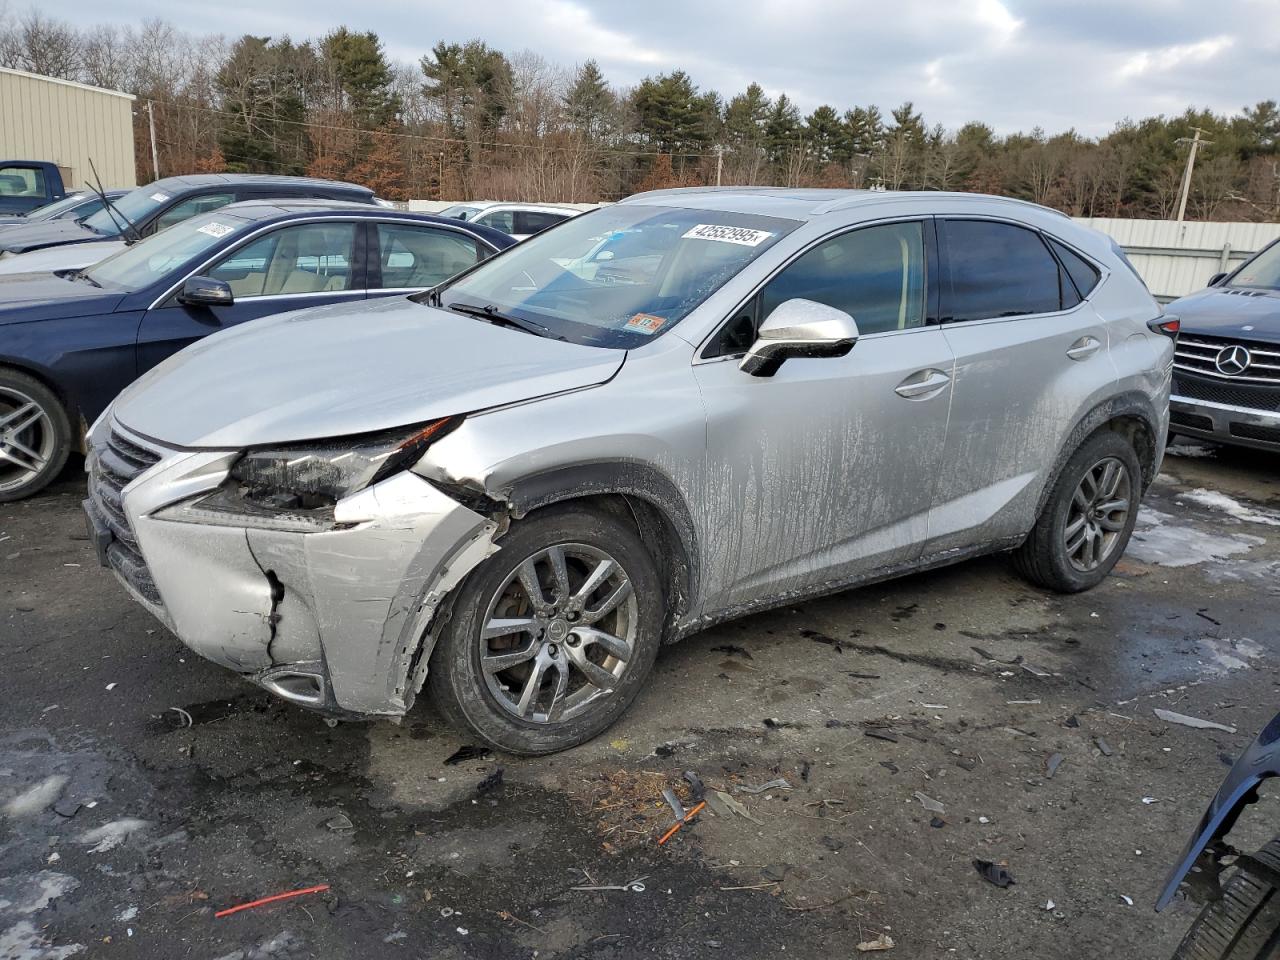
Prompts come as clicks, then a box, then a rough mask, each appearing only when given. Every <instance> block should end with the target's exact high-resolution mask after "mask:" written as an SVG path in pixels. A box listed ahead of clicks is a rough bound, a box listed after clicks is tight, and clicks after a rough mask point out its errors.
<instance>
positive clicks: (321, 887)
mask: <svg viewBox="0 0 1280 960" xmlns="http://www.w3.org/2000/svg"><path fill="white" fill-rule="evenodd" d="M328 889H329V885H328V884H327V883H321V884H317V885H316V886H314V887H303V888H302V889H301V890H290V891H288V892H287V893H277V894H273V895H272V896H270V897H263V898H262V899H261V900H250V901H249V902H248V903H238V904H236V905H235V906H234V907H228V908H227V909H225V910H219V911H218V912H217V913H215V914H214V916H215V917H229V916H231V914H233V913H239V912H240V911H241V910H252V909H253V908H254V907H261V906H265V905H266V904H268V903H275V902H276V901H278V900H291V899H293V898H294V897H304V896H306V895H307V894H310V893H323V892H324V891H326V890H328Z"/></svg>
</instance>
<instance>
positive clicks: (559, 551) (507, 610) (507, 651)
mask: <svg viewBox="0 0 1280 960" xmlns="http://www.w3.org/2000/svg"><path fill="white" fill-rule="evenodd" d="M638 626H639V610H638V606H637V603H636V595H635V591H634V589H633V588H632V584H631V578H630V577H629V576H628V575H627V573H626V571H625V570H624V569H623V567H622V564H621V563H619V562H618V561H617V560H616V559H614V558H613V557H611V556H610V555H609V554H608V553H606V552H605V551H603V550H601V549H599V548H598V547H593V546H589V545H588V544H584V543H562V544H556V545H554V546H551V547H547V548H545V549H543V550H540V551H538V552H537V553H534V554H532V555H531V556H529V557H526V558H525V559H524V560H522V561H521V562H520V563H519V564H517V565H516V567H515V568H514V569H513V570H512V571H511V572H510V573H509V574H508V575H507V577H506V579H505V580H504V581H503V583H502V585H501V586H500V587H499V588H498V589H497V591H496V592H495V593H494V595H493V597H492V599H491V600H490V601H489V603H488V605H487V608H486V610H485V615H484V619H483V621H482V623H481V627H480V667H481V671H482V673H483V675H484V680H485V684H486V686H487V688H488V690H489V692H490V693H491V694H492V695H493V697H494V698H495V699H496V700H497V702H498V703H499V705H501V707H502V708H503V710H505V711H506V712H507V713H510V714H512V715H513V716H515V717H518V718H520V719H521V720H524V721H527V722H531V723H539V724H545V723H558V722H561V721H565V720H571V719H573V718H574V717H577V716H580V715H581V714H583V713H584V712H586V711H588V710H590V709H591V708H592V707H593V706H596V705H599V704H600V702H601V701H602V700H604V699H606V698H607V697H609V696H610V694H612V692H613V691H614V690H615V689H616V688H617V686H618V684H619V683H620V682H621V681H622V678H623V676H624V675H625V674H626V672H627V670H628V669H629V668H630V666H631V662H632V660H633V659H634V657H633V654H634V652H635V640H636V630H637V629H638Z"/></svg>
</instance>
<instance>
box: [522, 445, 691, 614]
mask: <svg viewBox="0 0 1280 960" xmlns="http://www.w3.org/2000/svg"><path fill="white" fill-rule="evenodd" d="M506 499H507V501H508V502H509V503H510V505H511V510H512V515H513V516H514V517H516V518H517V519H519V518H521V517H525V516H527V515H529V514H531V513H533V512H535V511H537V510H541V509H544V508H546V507H549V506H552V505H553V504H565V503H568V502H571V501H572V502H575V503H581V504H582V505H584V506H594V507H596V508H598V509H601V510H604V511H606V512H609V513H612V514H614V515H616V516H619V517H621V518H622V519H624V520H625V521H626V522H627V523H629V524H630V525H631V526H634V527H635V528H636V530H637V531H638V533H639V535H640V539H641V541H642V542H643V543H644V544H645V546H646V547H647V548H648V550H649V552H650V553H651V554H652V556H653V557H654V560H655V562H657V563H658V566H659V569H660V572H661V574H662V577H663V581H664V585H665V586H666V588H667V597H668V598H669V608H670V609H669V611H668V617H667V624H666V629H667V634H668V636H669V637H670V636H673V635H674V634H673V631H672V627H673V626H674V624H675V621H676V620H678V619H679V618H680V617H682V616H683V615H684V614H686V613H688V611H689V610H690V609H691V608H692V606H693V604H694V601H695V598H696V597H697V596H698V592H697V591H698V575H699V563H698V552H697V545H696V544H697V541H696V537H695V534H694V527H693V518H692V515H691V513H690V511H689V507H688V504H687V503H686V502H685V499H684V497H683V496H682V495H681V494H680V492H679V491H678V490H677V489H676V487H675V484H674V483H673V482H672V481H671V480H670V479H668V478H667V477H666V476H664V475H663V474H662V473H661V472H659V471H658V470H656V469H655V468H653V467H651V466H648V465H647V464H640V463H617V462H600V463H585V464H578V465H574V466H567V467H561V468H557V469H555V470H550V471H545V472H543V473H538V474H534V475H532V476H529V477H526V478H524V479H521V480H518V481H516V482H515V483H514V484H512V486H511V489H510V491H509V493H508V494H507V498H506Z"/></svg>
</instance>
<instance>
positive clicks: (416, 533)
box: [85, 422, 497, 717]
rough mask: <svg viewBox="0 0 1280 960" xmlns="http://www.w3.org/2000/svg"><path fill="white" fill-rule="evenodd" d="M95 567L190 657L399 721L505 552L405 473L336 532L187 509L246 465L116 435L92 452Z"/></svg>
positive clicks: (341, 508) (321, 702)
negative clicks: (467, 579) (442, 618)
mask: <svg viewBox="0 0 1280 960" xmlns="http://www.w3.org/2000/svg"><path fill="white" fill-rule="evenodd" d="M89 447H90V451H89V460H88V469H89V474H90V480H89V498H88V499H87V500H85V510H86V514H87V517H88V521H89V527H90V533H91V536H92V537H93V539H94V542H95V544H96V546H97V547H98V552H99V557H100V559H101V560H102V561H103V562H104V563H105V564H106V565H107V566H110V567H111V568H112V569H113V570H114V572H115V573H116V576H117V577H118V579H119V580H120V581H121V583H122V584H123V585H124V586H125V588H126V589H127V590H128V591H129V592H130V594H131V595H132V596H133V597H134V599H136V600H137V601H138V602H139V603H141V604H142V605H143V606H145V607H146V608H147V609H148V610H150V611H151V613H153V614H154V615H155V616H156V617H157V618H158V619H159V620H160V621H161V622H162V623H164V624H165V626H167V627H168V628H169V629H170V630H172V631H173V632H174V633H175V634H176V635H177V636H178V638H179V639H181V640H182V642H183V643H185V644H186V645H187V646H188V647H190V648H191V649H192V650H193V651H195V652H196V653H198V654H200V655H201V656H203V657H205V658H207V659H209V660H212V661H213V662H215V663H219V664H221V665H223V666H225V667H227V668H229V669H231V670H234V671H236V672H237V673H239V674H241V675H242V676H245V677H247V678H248V679H250V680H252V681H254V682H255V683H258V684H260V685H261V686H263V687H265V688H266V689H268V690H270V691H272V692H273V693H275V694H277V695H279V696H281V697H284V698H285V699H287V700H290V701H292V702H294V703H298V704H301V705H303V706H306V707H310V708H313V709H317V710H321V711H324V712H327V713H331V714H337V715H348V716H350V715H358V716H391V717H394V716H400V715H402V714H404V713H405V712H406V711H407V710H408V709H409V707H410V706H411V705H412V703H413V698H414V695H415V694H416V692H417V690H418V689H420V687H421V685H422V681H423V680H424V679H425V677H426V668H427V661H428V659H429V657H430V655H431V648H432V647H433V646H434V637H433V635H432V634H431V633H430V632H429V628H431V626H432V621H433V617H434V616H435V614H436V612H437V610H438V609H439V607H440V605H441V603H442V602H443V601H444V599H445V598H446V597H447V596H448V594H449V591H450V590H452V588H453V587H454V586H455V585H456V584H457V583H458V582H459V581H461V579H462V578H463V577H464V576H466V574H467V573H468V572H470V571H471V570H472V569H473V568H474V567H475V566H476V565H477V564H478V563H480V562H481V561H482V560H483V559H484V558H485V557H486V556H488V555H489V554H490V553H492V552H493V551H494V550H496V549H497V547H496V546H495V545H494V542H493V541H494V536H495V533H496V530H497V524H496V523H495V522H494V521H493V520H491V519H489V518H487V517H484V516H481V515H480V514H478V513H475V512H473V511H472V510H469V509H468V508H466V507H464V506H462V505H461V504H459V503H458V502H456V501H455V500H453V499H452V498H451V497H449V496H447V495H446V494H445V493H443V492H441V491H440V490H439V489H437V488H436V487H435V486H433V485H432V484H430V483H429V482H427V481H426V480H424V479H423V478H421V477H419V476H418V475H416V474H414V473H410V472H402V473H398V474H395V475H394V476H391V477H389V478H387V479H385V480H383V481H381V482H380V483H377V484H375V485H373V486H371V487H369V488H367V489H365V490H362V491H360V492H358V493H356V494H353V495H351V496H349V497H347V498H345V499H343V500H341V501H340V502H339V503H338V504H337V506H336V508H335V510H334V520H335V523H334V525H333V527H332V528H331V529H324V530H316V531H311V532H295V531H282V530H279V529H270V528H268V527H267V526H265V525H263V524H260V523H258V522H257V521H255V518H253V517H250V516H245V517H243V518H242V519H243V522H240V518H237V519H236V520H235V522H232V523H229V522H227V520H226V518H225V517H224V518H220V519H219V521H218V522H217V523H212V522H202V518H201V515H200V512H199V511H195V510H188V509H187V505H188V504H190V503H191V502H192V501H193V500H194V499H195V498H198V497H201V496H204V495H205V494H208V493H210V492H211V491H213V490H216V489H217V488H218V487H219V486H220V485H221V484H222V483H223V481H224V480H225V479H226V478H227V474H228V472H229V470H230V469H231V467H232V465H233V464H234V463H235V461H236V460H237V459H238V457H239V455H240V454H239V452H238V451H208V450H200V451H190V450H172V449H166V448H164V447H162V446H159V445H157V444H156V443H154V442H152V441H150V440H148V439H146V438H143V437H140V436H138V435H136V434H133V433H131V432H130V431H129V430H128V429H127V428H125V427H124V426H122V425H121V424H119V423H115V422H102V423H99V424H98V425H97V427H96V429H95V431H94V434H93V436H91V437H90V441H89Z"/></svg>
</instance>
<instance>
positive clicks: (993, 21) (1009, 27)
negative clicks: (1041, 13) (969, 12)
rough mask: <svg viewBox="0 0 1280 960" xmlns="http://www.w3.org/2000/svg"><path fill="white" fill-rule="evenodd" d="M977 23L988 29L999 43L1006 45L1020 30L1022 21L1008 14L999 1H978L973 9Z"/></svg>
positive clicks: (1007, 10) (1007, 9)
mask: <svg viewBox="0 0 1280 960" xmlns="http://www.w3.org/2000/svg"><path fill="white" fill-rule="evenodd" d="M973 17H974V19H975V20H977V21H978V23H980V24H982V25H983V26H985V27H989V28H990V29H991V30H992V31H993V32H994V33H995V36H996V39H997V40H998V41H999V42H1001V43H1008V42H1009V41H1010V40H1012V39H1013V37H1014V35H1015V34H1016V33H1017V32H1018V31H1019V30H1020V29H1021V28H1022V21H1021V20H1019V19H1018V18H1017V17H1015V16H1014V15H1013V14H1012V13H1010V12H1009V8H1008V7H1006V6H1005V5H1004V4H1003V3H1001V2H1000V0H978V2H977V3H976V4H975V5H974V8H973Z"/></svg>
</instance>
